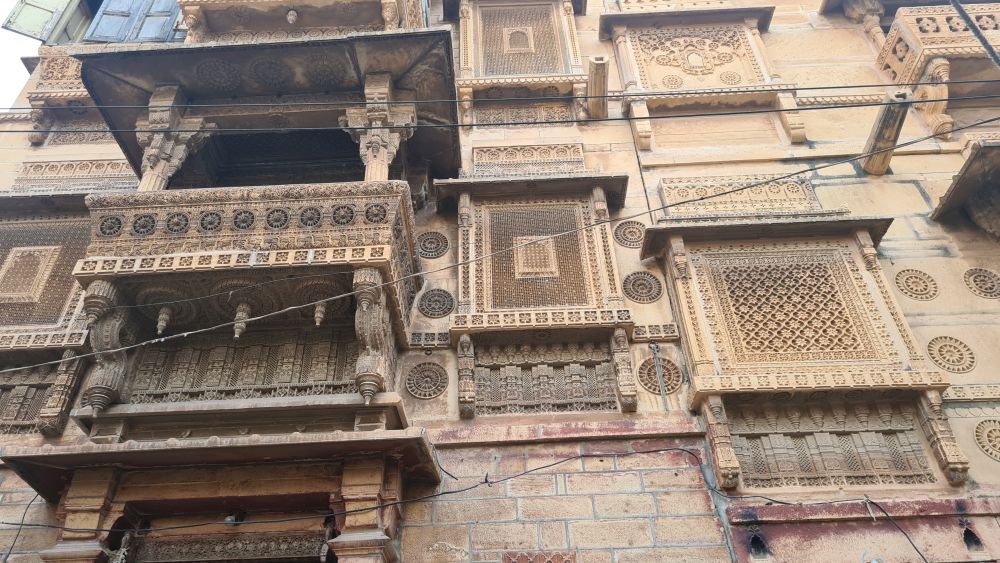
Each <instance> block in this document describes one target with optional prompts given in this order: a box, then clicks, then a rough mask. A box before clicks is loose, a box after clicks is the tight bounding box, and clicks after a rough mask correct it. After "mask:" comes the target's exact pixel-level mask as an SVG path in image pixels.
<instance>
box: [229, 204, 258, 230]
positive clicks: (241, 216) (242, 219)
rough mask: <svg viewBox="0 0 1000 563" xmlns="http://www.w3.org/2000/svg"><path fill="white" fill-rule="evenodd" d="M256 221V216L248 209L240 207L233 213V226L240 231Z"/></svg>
mask: <svg viewBox="0 0 1000 563" xmlns="http://www.w3.org/2000/svg"><path fill="white" fill-rule="evenodd" d="M256 221H257V217H256V216H254V214H253V211H250V210H249V209H240V210H238V211H237V212H236V213H233V226H234V227H236V228H237V229H239V230H241V231H245V230H247V229H249V228H250V227H252V226H253V224H254V223H255V222H256Z"/></svg>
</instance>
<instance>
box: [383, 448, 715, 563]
mask: <svg viewBox="0 0 1000 563" xmlns="http://www.w3.org/2000/svg"><path fill="white" fill-rule="evenodd" d="M674 446H679V447H685V448H689V449H692V450H694V451H696V452H697V453H698V454H699V455H702V447H703V444H702V442H700V441H698V440H696V439H690V440H677V441H674V440H627V441H624V440H623V441H600V442H563V443H542V444H529V445H510V446H498V447H481V446H480V447H457V448H447V449H446V448H441V449H440V450H439V452H440V460H441V466H442V467H443V468H444V469H446V470H447V471H449V472H451V473H452V474H453V475H455V477H457V479H451V478H449V477H447V476H446V477H445V479H444V481H443V482H442V484H441V485H440V486H438V487H437V489H432V488H424V489H421V488H419V487H411V488H410V490H409V491H408V493H407V495H408V496H409V497H410V498H413V497H416V496H420V495H425V494H428V493H431V492H435V490H439V491H455V490H459V489H462V488H465V487H468V486H470V485H472V484H475V483H479V482H482V481H483V480H484V478H485V477H486V476H487V474H488V475H489V478H490V480H491V481H496V480H498V479H502V478H503V477H506V476H510V475H513V474H516V473H519V472H521V471H525V470H528V469H533V468H537V467H541V466H544V465H547V464H550V463H552V462H554V461H557V460H558V459H561V458H565V457H569V456H573V455H578V454H581V453H610V452H630V451H636V450H640V451H642V450H650V449H656V448H664V447H674ZM405 510H406V512H405V519H404V529H403V534H402V551H403V560H404V561H421V562H426V563H432V562H444V561H468V560H473V561H498V562H499V561H501V560H502V557H503V553H504V552H506V551H528V552H531V551H558V552H564V553H565V552H571V553H574V554H575V556H576V561H578V562H586V563H600V562H611V561H616V562H618V563H624V562H639V561H643V562H648V561H666V560H670V561H683V560H701V561H726V560H729V558H730V557H729V550H728V548H727V547H726V542H725V539H724V536H723V532H722V529H721V524H720V521H719V519H718V518H717V516H716V515H715V512H714V508H713V502H712V498H711V496H710V493H709V491H708V490H707V489H706V488H705V481H704V477H703V475H702V472H701V470H700V469H699V468H698V466H697V464H696V462H695V461H694V460H693V459H692V458H691V457H690V456H688V455H687V454H685V453H683V452H663V453H655V454H637V455H634V456H628V457H617V458H616V457H614V456H605V457H597V458H587V459H582V460H580V459H578V460H573V461H568V462H565V463H562V464H559V465H556V466H554V467H549V468H545V469H540V470H539V471H538V472H536V473H532V474H529V475H526V476H523V477H519V478H516V479H512V480H509V481H506V482H503V483H497V484H493V485H483V486H480V487H478V488H475V489H473V490H470V491H465V492H461V493H457V494H454V495H446V496H443V497H438V498H436V499H433V500H430V501H421V502H417V503H414V504H410V505H407V506H406V509H405Z"/></svg>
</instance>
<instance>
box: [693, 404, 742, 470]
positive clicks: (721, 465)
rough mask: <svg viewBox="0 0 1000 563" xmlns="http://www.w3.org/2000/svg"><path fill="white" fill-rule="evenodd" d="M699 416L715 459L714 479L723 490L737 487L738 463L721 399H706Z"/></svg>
mask: <svg viewBox="0 0 1000 563" xmlns="http://www.w3.org/2000/svg"><path fill="white" fill-rule="evenodd" d="M701 415H702V416H703V417H704V418H705V426H706V430H707V434H708V445H709V446H710V447H711V448H712V456H713V457H714V458H715V464H714V469H715V478H716V479H717V480H718V482H719V486H720V487H722V488H723V489H732V488H734V487H737V486H738V485H739V484H740V461H739V458H737V457H736V450H734V449H733V437H732V435H731V434H730V433H729V419H728V418H727V417H726V408H725V406H724V405H723V403H722V397H720V396H719V395H711V396H709V397H707V398H706V399H705V400H704V401H703V402H702V404H701Z"/></svg>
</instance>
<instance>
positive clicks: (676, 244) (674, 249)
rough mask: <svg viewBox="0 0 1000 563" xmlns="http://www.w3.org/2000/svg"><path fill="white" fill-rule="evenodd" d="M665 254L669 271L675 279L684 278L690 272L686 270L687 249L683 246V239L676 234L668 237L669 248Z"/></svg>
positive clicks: (686, 277)
mask: <svg viewBox="0 0 1000 563" xmlns="http://www.w3.org/2000/svg"><path fill="white" fill-rule="evenodd" d="M667 256H668V258H669V260H670V266H671V273H673V276H674V277H675V278H677V279H681V280H686V279H688V276H689V274H690V272H689V270H688V256H687V249H686V248H685V247H684V239H683V238H681V237H678V236H673V237H670V248H669V249H668V252H667Z"/></svg>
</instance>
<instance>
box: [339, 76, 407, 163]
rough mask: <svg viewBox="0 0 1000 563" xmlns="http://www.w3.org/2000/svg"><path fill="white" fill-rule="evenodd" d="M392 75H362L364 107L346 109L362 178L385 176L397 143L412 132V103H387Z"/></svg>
mask: <svg viewBox="0 0 1000 563" xmlns="http://www.w3.org/2000/svg"><path fill="white" fill-rule="evenodd" d="M392 101H393V100H392V77H391V76H390V75H389V74H387V73H374V74H367V75H365V107H363V108H350V109H348V110H347V124H348V125H349V127H350V133H351V137H352V138H353V139H354V140H355V141H356V142H357V143H358V145H359V150H360V153H361V161H362V162H363V163H364V165H365V181H366V182H373V181H380V180H388V179H389V165H390V164H392V161H393V160H394V159H395V158H396V153H397V152H398V151H399V145H400V143H401V142H402V141H405V140H406V139H409V138H410V136H412V135H413V129H412V128H410V127H409V126H410V125H413V124H415V123H416V119H417V118H416V115H417V114H416V109H415V106H414V105H413V104H399V103H391V102H392Z"/></svg>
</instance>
